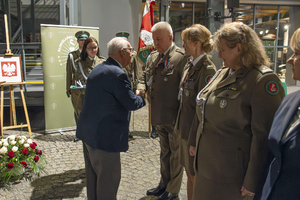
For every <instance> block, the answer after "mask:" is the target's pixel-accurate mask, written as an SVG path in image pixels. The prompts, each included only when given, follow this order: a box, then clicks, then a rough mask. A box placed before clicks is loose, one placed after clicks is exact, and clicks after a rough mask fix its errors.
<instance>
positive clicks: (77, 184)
mask: <svg viewBox="0 0 300 200" xmlns="http://www.w3.org/2000/svg"><path fill="white" fill-rule="evenodd" d="M147 116H148V106H146V107H144V108H142V109H140V110H138V111H135V112H134V116H133V118H134V123H132V122H131V125H130V130H131V133H132V135H133V136H134V139H133V140H131V141H130V142H129V150H128V151H127V152H126V153H121V162H122V178H121V183H120V187H119V191H118V199H119V200H136V199H141V200H151V199H155V197H148V196H146V191H147V189H150V188H153V187H156V186H157V185H158V182H159V179H160V164H159V153H160V147H159V140H158V139H149V137H148V117H147ZM132 121H133V120H132ZM133 125H134V126H133ZM12 134H14V135H26V134H27V133H26V132H21V131H13V130H4V137H6V136H8V135H12ZM27 136H28V134H27ZM74 137H75V131H68V132H63V135H62V134H60V133H53V134H41V133H33V141H35V142H36V143H37V144H38V148H39V149H42V150H43V154H44V155H45V157H46V160H47V172H48V174H42V175H41V176H40V177H39V178H36V179H35V180H33V181H27V180H21V181H20V182H15V183H13V184H11V185H10V186H9V187H2V188H0V199H1V200H2V199H3V200H4V199H7V200H15V199H21V200H23V199H87V198H86V187H85V185H86V183H85V170H84V159H83V152H82V142H81V141H79V142H76V143H75V142H73V139H74ZM180 199H181V200H185V199H187V197H186V176H185V174H184V177H183V182H182V187H181V191H180Z"/></svg>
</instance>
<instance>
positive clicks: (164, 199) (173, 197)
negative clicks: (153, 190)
mask: <svg viewBox="0 0 300 200" xmlns="http://www.w3.org/2000/svg"><path fill="white" fill-rule="evenodd" d="M156 200H179V197H178V193H169V192H167V191H165V192H164V193H163V194H162V195H160V196H159V197H158V198H157V199H156Z"/></svg>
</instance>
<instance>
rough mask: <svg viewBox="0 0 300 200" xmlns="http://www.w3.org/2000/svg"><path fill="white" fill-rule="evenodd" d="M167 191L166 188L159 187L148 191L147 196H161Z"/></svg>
mask: <svg viewBox="0 0 300 200" xmlns="http://www.w3.org/2000/svg"><path fill="white" fill-rule="evenodd" d="M165 191H166V187H162V186H157V187H156V188H152V189H150V190H147V195H148V196H150V195H153V196H160V195H161V194H162V193H164V192H165Z"/></svg>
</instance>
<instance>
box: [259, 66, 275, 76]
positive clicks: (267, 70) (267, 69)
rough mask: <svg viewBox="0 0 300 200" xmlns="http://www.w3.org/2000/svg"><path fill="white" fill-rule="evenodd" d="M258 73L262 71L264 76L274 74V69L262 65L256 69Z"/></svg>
mask: <svg viewBox="0 0 300 200" xmlns="http://www.w3.org/2000/svg"><path fill="white" fill-rule="evenodd" d="M255 68H256V69H257V70H258V71H260V72H261V73H262V74H266V73H270V72H273V70H272V69H270V68H269V67H267V66H265V65H260V66H258V67H255Z"/></svg>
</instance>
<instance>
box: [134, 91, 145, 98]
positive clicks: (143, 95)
mask: <svg viewBox="0 0 300 200" xmlns="http://www.w3.org/2000/svg"><path fill="white" fill-rule="evenodd" d="M135 95H140V96H141V97H142V98H143V99H145V96H146V95H145V90H136V91H135Z"/></svg>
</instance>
